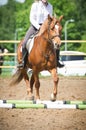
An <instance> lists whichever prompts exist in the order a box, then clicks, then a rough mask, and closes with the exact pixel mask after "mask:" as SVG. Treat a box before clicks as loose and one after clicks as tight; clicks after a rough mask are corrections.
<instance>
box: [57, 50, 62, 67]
mask: <svg viewBox="0 0 86 130" xmlns="http://www.w3.org/2000/svg"><path fill="white" fill-rule="evenodd" d="M59 53H60V50H59V49H56V60H57V67H59V68H62V67H64V64H61V63H60V62H59Z"/></svg>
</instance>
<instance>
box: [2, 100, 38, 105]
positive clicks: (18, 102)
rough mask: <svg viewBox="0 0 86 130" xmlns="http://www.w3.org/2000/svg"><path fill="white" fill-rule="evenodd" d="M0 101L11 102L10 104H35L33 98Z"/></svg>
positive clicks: (3, 101)
mask: <svg viewBox="0 0 86 130" xmlns="http://www.w3.org/2000/svg"><path fill="white" fill-rule="evenodd" d="M0 103H11V104H36V101H35V100H0Z"/></svg>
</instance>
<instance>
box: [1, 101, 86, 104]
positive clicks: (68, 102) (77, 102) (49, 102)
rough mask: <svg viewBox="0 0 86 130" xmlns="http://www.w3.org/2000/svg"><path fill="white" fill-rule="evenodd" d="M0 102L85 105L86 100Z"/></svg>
mask: <svg viewBox="0 0 86 130" xmlns="http://www.w3.org/2000/svg"><path fill="white" fill-rule="evenodd" d="M0 103H11V104H52V105H53V104H75V105H76V104H77V105H85V104H86V101H78V100H77V101H61V100H56V101H55V102H52V101H49V100H44V101H41V100H0Z"/></svg>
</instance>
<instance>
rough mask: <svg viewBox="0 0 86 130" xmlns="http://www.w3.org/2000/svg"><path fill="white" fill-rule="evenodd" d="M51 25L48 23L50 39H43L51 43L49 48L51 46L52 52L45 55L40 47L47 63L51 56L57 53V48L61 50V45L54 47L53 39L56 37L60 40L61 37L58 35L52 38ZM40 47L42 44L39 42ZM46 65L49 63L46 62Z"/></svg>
mask: <svg viewBox="0 0 86 130" xmlns="http://www.w3.org/2000/svg"><path fill="white" fill-rule="evenodd" d="M55 24H56V23H55ZM55 24H54V26H55ZM50 25H51V21H48V38H46V37H43V38H44V39H45V40H46V41H47V42H48V43H49V46H51V48H52V51H50V52H49V53H48V54H45V53H44V52H43V50H42V48H41V46H40V51H41V54H42V55H43V56H44V57H45V59H46V61H48V60H49V57H50V55H51V54H52V53H53V52H55V48H59V44H57V43H56V45H54V43H53V39H54V38H55V37H58V38H60V35H58V34H56V35H53V36H51V35H50V31H51V26H50ZM39 45H40V42H39ZM46 63H47V62H46Z"/></svg>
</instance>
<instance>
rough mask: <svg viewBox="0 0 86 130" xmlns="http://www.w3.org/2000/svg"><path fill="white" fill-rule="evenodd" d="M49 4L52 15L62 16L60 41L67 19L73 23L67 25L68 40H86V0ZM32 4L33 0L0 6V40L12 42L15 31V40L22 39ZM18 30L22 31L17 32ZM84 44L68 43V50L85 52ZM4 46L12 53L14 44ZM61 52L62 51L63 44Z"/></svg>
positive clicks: (69, 0) (61, 1) (27, 26)
mask: <svg viewBox="0 0 86 130" xmlns="http://www.w3.org/2000/svg"><path fill="white" fill-rule="evenodd" d="M49 2H50V3H51V4H52V5H53V9H54V13H53V15H56V16H57V17H59V16H60V15H64V19H63V21H62V26H63V31H62V40H64V26H65V23H66V21H67V20H69V19H74V20H75V21H74V22H73V23H69V24H68V25H67V32H68V40H86V0H58V1H57V0H53V1H52V0H49ZM32 3H33V0H26V1H25V3H23V4H21V3H17V2H15V1H14V0H9V2H8V4H7V5H4V6H0V40H14V39H15V32H16V30H17V31H18V36H17V39H18V40H21V39H23V37H24V35H25V33H26V31H27V29H28V28H29V26H30V21H29V13H30V8H31V4H32ZM20 28H22V31H19V29H20ZM85 44H86V43H75V44H72V43H70V44H68V50H76V51H82V52H86V47H85V46H86V45H85ZM2 46H3V45H2ZM4 46H5V47H6V48H7V49H8V50H9V52H14V44H4ZM61 50H64V44H62V46H61Z"/></svg>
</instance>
